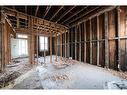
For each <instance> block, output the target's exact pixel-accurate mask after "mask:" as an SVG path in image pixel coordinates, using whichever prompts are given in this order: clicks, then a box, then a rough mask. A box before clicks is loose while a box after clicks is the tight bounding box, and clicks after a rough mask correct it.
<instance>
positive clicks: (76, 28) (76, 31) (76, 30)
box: [75, 26, 78, 60]
mask: <svg viewBox="0 0 127 95" xmlns="http://www.w3.org/2000/svg"><path fill="white" fill-rule="evenodd" d="M77 33H78V26H76V27H75V60H77Z"/></svg>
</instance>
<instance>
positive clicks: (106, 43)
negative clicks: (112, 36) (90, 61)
mask: <svg viewBox="0 0 127 95" xmlns="http://www.w3.org/2000/svg"><path fill="white" fill-rule="evenodd" d="M104 19H105V65H106V68H109V48H108V47H109V46H108V45H109V43H108V13H107V12H105V18H104Z"/></svg>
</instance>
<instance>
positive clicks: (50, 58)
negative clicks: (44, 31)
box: [50, 31, 52, 63]
mask: <svg viewBox="0 0 127 95" xmlns="http://www.w3.org/2000/svg"><path fill="white" fill-rule="evenodd" d="M50 63H52V31H51V32H50Z"/></svg>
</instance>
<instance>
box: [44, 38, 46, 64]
mask: <svg viewBox="0 0 127 95" xmlns="http://www.w3.org/2000/svg"><path fill="white" fill-rule="evenodd" d="M45 56H46V53H45V36H44V64H45Z"/></svg>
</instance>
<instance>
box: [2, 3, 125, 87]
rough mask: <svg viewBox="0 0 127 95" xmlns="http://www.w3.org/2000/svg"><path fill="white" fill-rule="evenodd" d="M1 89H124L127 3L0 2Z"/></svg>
mask: <svg viewBox="0 0 127 95" xmlns="http://www.w3.org/2000/svg"><path fill="white" fill-rule="evenodd" d="M0 88H1V89H127V7H126V6H90V5H89V6H87V5H84V6H78V5H77V6H64V5H63V6H49V5H47V6H25V5H24V6H0Z"/></svg>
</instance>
